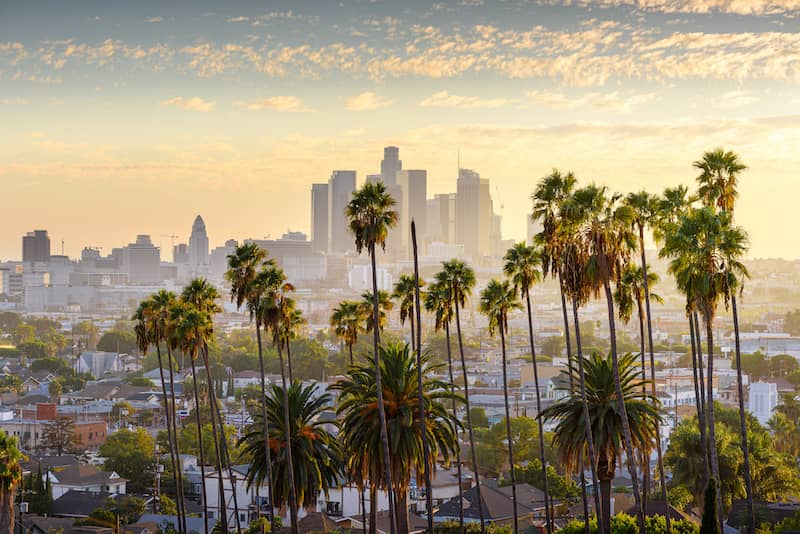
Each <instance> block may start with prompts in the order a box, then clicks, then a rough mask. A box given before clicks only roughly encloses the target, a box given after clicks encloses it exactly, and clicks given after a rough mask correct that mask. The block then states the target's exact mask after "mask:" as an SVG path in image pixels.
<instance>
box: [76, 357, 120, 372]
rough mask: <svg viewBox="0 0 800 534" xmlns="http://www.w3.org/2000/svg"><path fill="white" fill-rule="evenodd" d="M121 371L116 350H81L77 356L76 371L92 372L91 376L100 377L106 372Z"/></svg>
mask: <svg viewBox="0 0 800 534" xmlns="http://www.w3.org/2000/svg"><path fill="white" fill-rule="evenodd" d="M120 371H122V362H121V361H120V358H119V354H118V353H116V352H102V351H94V352H90V351H87V352H83V353H81V355H80V357H79V358H78V372H79V373H92V376H95V377H98V378H99V377H102V376H103V375H104V374H106V373H118V372H120Z"/></svg>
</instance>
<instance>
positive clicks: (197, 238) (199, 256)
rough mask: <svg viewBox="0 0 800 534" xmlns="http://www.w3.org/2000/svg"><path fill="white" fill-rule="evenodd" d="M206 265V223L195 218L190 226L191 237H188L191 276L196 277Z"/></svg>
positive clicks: (200, 218) (199, 217) (198, 217)
mask: <svg viewBox="0 0 800 534" xmlns="http://www.w3.org/2000/svg"><path fill="white" fill-rule="evenodd" d="M207 265H208V234H206V223H205V222H203V218H202V217H201V216H199V215H198V216H197V217H195V219H194V224H192V235H191V237H189V266H190V268H191V270H192V274H194V275H197V274H200V273H202V272H203V271H205V267H206V266H207Z"/></svg>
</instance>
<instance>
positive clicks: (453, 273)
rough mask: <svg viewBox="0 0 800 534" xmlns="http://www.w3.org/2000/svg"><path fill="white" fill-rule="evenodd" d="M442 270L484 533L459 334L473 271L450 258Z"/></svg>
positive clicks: (481, 500)
mask: <svg viewBox="0 0 800 534" xmlns="http://www.w3.org/2000/svg"><path fill="white" fill-rule="evenodd" d="M442 267H443V269H442V271H440V272H439V274H437V275H436V280H437V282H438V283H440V284H442V285H443V286H444V287H446V288H447V290H448V292H449V294H450V301H451V302H452V304H453V309H454V315H455V318H456V333H457V335H458V352H459V355H460V356H461V375H462V377H463V378H464V401H465V409H466V416H467V432H468V433H469V448H470V452H471V454H472V472H473V473H474V474H475V491H476V493H477V497H478V510H479V511H480V517H481V534H486V519H485V517H484V512H483V497H482V496H481V479H480V475H479V474H478V455H477V453H476V451H475V436H474V434H473V431H472V415H471V414H470V404H469V380H468V378H467V363H466V360H465V359H464V340H463V336H462V335H461V308H463V307H464V306H465V305H466V304H467V299H469V296H470V294H471V293H472V289H473V288H474V287H475V271H473V270H472V268H471V267H470V266H469V265H467V264H466V263H464V262H463V261H461V260H457V259H452V260H450V261H446V262H443V263H442Z"/></svg>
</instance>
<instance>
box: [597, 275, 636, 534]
mask: <svg viewBox="0 0 800 534" xmlns="http://www.w3.org/2000/svg"><path fill="white" fill-rule="evenodd" d="M603 286H604V288H605V292H606V303H607V304H608V328H609V332H610V336H609V337H610V338H611V339H610V341H611V361H612V363H613V366H614V367H613V369H614V387H615V389H616V392H617V409H618V410H619V413H620V417H621V419H622V436H623V438H624V440H625V457H626V459H627V461H628V473H630V475H631V484H632V486H633V500H634V502H635V503H636V507H637V508H638V509H639V513H638V514H637V515H638V517H639V532H645V531H646V527H645V521H644V516H645V511H644V509H643V508H642V496H641V494H640V493H639V478H638V477H637V476H636V454H635V453H634V451H633V439H632V438H631V427H630V424H629V421H628V411H627V409H626V408H625V398H624V397H623V396H622V383H621V382H620V381H619V361H618V360H617V331H616V323H615V321H614V297H613V295H612V294H611V284H609V282H608V280H606V281H605V282H604V283H603Z"/></svg>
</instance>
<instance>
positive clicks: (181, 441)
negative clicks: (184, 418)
mask: <svg viewBox="0 0 800 534" xmlns="http://www.w3.org/2000/svg"><path fill="white" fill-rule="evenodd" d="M190 419H191V420H192V422H191V423H186V425H185V426H184V427H183V428H179V429H178V445H179V448H180V451H181V453H182V454H193V455H195V456H200V444H199V441H198V438H197V423H195V422H194V416H191V417H190ZM217 430H219V429H217ZM224 436H225V438H226V440H227V445H228V450H229V451H230V453H231V457H232V458H233V457H234V455H235V454H236V450H237V449H236V428H234V427H233V426H231V425H225V432H224ZM219 437H220V440H221V439H222V435H220V436H219ZM160 443H161V442H160ZM162 445H163V446H162V450H168V447H169V445H168V444H167V441H166V439H164V441H163V443H162ZM215 451H216V449H215V448H214V431H213V429H212V428H211V423H210V422H209V423H204V424H203V455H204V456H205V457H206V458H215V456H216V452H215ZM223 460H224V459H223Z"/></svg>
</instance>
